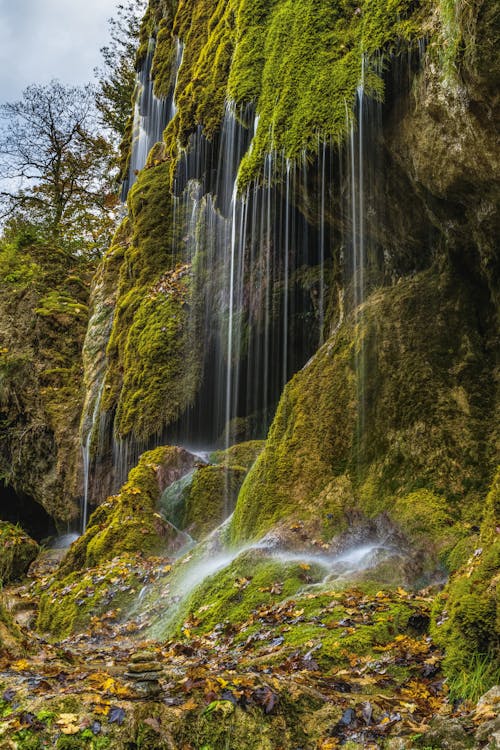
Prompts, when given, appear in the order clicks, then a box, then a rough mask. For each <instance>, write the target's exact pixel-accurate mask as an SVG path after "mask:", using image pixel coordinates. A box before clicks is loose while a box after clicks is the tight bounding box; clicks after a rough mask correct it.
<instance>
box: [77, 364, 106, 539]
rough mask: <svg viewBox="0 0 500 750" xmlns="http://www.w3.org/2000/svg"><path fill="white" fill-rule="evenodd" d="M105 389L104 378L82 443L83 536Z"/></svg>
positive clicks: (81, 512) (81, 520) (86, 521)
mask: <svg viewBox="0 0 500 750" xmlns="http://www.w3.org/2000/svg"><path fill="white" fill-rule="evenodd" d="M103 389H104V378H102V381H101V384H100V386H99V390H98V392H97V395H96V399H95V403H94V409H93V411H92V421H91V424H90V427H89V430H88V432H87V436H86V438H85V440H84V441H83V442H82V460H83V496H82V502H81V508H80V530H81V533H82V534H83V533H84V532H85V529H86V528H87V523H88V518H89V495H90V492H89V490H90V467H91V458H92V456H91V447H92V439H93V437H94V435H95V430H96V427H97V425H98V423H99V407H100V405H101V397H102V392H103Z"/></svg>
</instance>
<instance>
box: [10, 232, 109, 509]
mask: <svg viewBox="0 0 500 750" xmlns="http://www.w3.org/2000/svg"><path fill="white" fill-rule="evenodd" d="M93 270H94V262H93V261H90V262H89V260H88V259H86V258H85V256H84V254H82V253H80V252H75V253H73V252H72V251H71V250H70V249H68V248H60V247H55V246H53V245H51V244H48V243H47V242H46V240H44V238H42V237H39V236H38V235H37V232H36V230H34V229H30V228H29V227H25V228H24V229H23V228H21V229H19V230H18V231H14V230H13V231H11V232H10V233H9V232H8V233H7V234H6V235H5V236H4V237H3V239H2V240H1V241H0V290H1V291H0V426H1V429H0V477H2V478H5V480H6V483H8V484H9V485H11V486H13V487H15V488H17V489H19V490H20V491H24V492H26V493H27V494H29V495H30V496H31V497H33V498H34V499H35V500H36V501H37V502H39V503H40V504H41V505H43V506H44V507H45V509H46V510H47V512H48V513H49V514H50V515H52V517H54V518H55V519H57V520H58V521H60V522H61V523H62V522H64V521H66V522H67V521H68V520H69V519H72V518H75V516H76V515H77V513H78V502H77V501H78V498H79V494H80V479H81V477H80V471H79V469H80V461H79V455H80V445H79V440H78V421H79V415H80V410H81V404H82V377H81V375H82V373H81V363H80V355H81V348H82V344H83V338H84V336H85V329H86V326H87V319H88V308H87V305H88V295H89V284H90V279H91V274H92V272H93Z"/></svg>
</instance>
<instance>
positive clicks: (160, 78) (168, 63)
mask: <svg viewBox="0 0 500 750" xmlns="http://www.w3.org/2000/svg"><path fill="white" fill-rule="evenodd" d="M174 59H175V44H174V39H173V36H172V21H171V19H166V18H164V19H162V20H161V21H160V25H159V28H158V35H157V38H156V47H155V54H154V57H153V64H152V67H151V76H152V78H153V80H154V92H155V95H156V96H157V97H159V98H161V97H166V96H168V94H169V93H170V91H171V89H172V87H173V85H174V84H175V80H174V79H173V78H172V71H173V63H174Z"/></svg>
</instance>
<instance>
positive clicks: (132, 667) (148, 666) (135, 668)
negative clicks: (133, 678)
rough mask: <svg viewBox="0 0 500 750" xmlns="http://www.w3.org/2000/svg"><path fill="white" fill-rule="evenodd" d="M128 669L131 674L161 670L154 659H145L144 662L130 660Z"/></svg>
mask: <svg viewBox="0 0 500 750" xmlns="http://www.w3.org/2000/svg"><path fill="white" fill-rule="evenodd" d="M128 671H129V672H131V673H132V674H141V673H143V672H144V673H148V674H149V673H153V672H161V671H162V669H161V666H160V665H159V664H158V663H157V662H154V661H146V662H142V661H139V662H132V663H131V664H129V666H128Z"/></svg>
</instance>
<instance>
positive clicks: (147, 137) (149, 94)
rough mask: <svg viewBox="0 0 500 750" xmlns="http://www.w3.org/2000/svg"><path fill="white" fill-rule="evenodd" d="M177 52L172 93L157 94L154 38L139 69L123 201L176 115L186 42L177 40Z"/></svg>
mask: <svg viewBox="0 0 500 750" xmlns="http://www.w3.org/2000/svg"><path fill="white" fill-rule="evenodd" d="M175 44H176V53H175V56H174V62H173V71H172V80H173V82H174V83H173V86H172V88H171V91H170V92H169V94H168V96H166V97H164V98H159V97H157V96H156V94H155V93H154V80H153V78H152V76H151V69H152V65H153V58H154V53H155V46H156V41H155V40H154V39H150V42H149V47H148V51H147V54H146V57H145V58H144V60H143V62H142V63H141V65H140V67H139V70H138V72H137V79H136V95H135V103H134V122H133V127H132V147H131V152H130V164H129V169H128V176H127V178H126V180H125V181H124V184H123V187H122V200H123V201H124V200H125V198H126V196H127V193H128V191H129V190H130V188H131V187H132V185H133V184H134V182H135V180H136V178H137V174H138V173H139V172H140V170H141V169H143V167H144V166H145V164H146V161H147V158H148V154H149V152H150V151H151V149H152V148H153V146H154V145H155V143H158V142H160V141H161V140H162V138H163V131H164V130H165V128H166V127H167V125H168V123H169V122H170V121H171V120H172V119H173V118H174V117H175V114H176V111H177V107H176V103H175V88H176V86H177V80H178V76H179V69H180V67H181V64H182V56H183V51H184V48H183V45H182V43H181V41H180V40H179V39H176V40H175Z"/></svg>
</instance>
